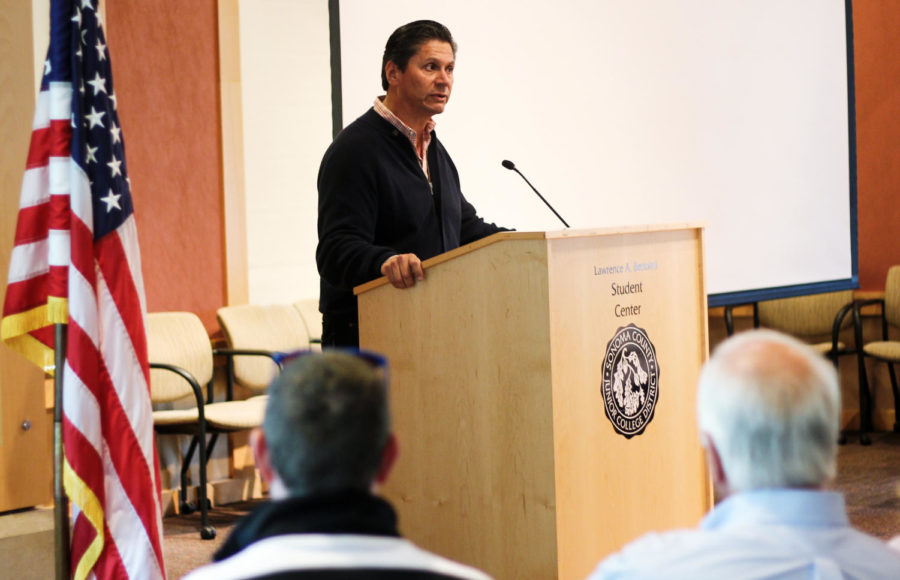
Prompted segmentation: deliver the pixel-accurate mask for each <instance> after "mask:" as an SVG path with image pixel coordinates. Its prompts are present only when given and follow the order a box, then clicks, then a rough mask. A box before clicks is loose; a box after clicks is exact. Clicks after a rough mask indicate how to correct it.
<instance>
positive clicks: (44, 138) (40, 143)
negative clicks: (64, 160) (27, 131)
mask: <svg viewBox="0 0 900 580" xmlns="http://www.w3.org/2000/svg"><path fill="white" fill-rule="evenodd" d="M49 157H50V127H45V128H42V129H35V130H34V131H32V132H31V145H30V146H29V147H28V158H27V160H26V161H25V168H26V169H34V168H35V167H43V166H45V165H47V162H48V159H49Z"/></svg>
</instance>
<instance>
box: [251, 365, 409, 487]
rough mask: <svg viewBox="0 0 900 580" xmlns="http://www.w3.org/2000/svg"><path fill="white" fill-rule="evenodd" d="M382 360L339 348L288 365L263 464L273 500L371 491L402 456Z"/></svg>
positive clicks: (269, 422) (257, 440)
mask: <svg viewBox="0 0 900 580" xmlns="http://www.w3.org/2000/svg"><path fill="white" fill-rule="evenodd" d="M374 364H376V363H375V359H374V358H373V359H371V360H367V359H364V358H362V357H360V356H356V355H353V354H348V353H344V352H338V351H328V350H326V351H324V352H323V353H321V354H315V353H310V354H307V355H305V356H301V357H299V358H298V359H296V360H294V361H292V362H291V363H289V364H288V365H287V366H286V367H285V369H284V371H282V372H281V374H280V375H278V377H276V378H275V380H274V381H272V384H271V385H270V386H269V400H268V403H267V405H266V417H265V420H264V421H263V427H262V430H257V431H254V435H253V438H252V446H253V451H254V454H255V456H256V465H257V468H258V469H259V470H260V474H261V475H262V477H263V478H264V479H265V480H266V481H268V482H269V485H270V495H271V497H272V498H273V499H281V498H284V497H287V496H303V495H310V494H315V493H328V492H340V491H346V490H355V491H362V492H368V491H372V490H373V487H374V486H375V485H377V484H380V483H384V482H385V480H386V479H387V476H388V474H389V473H390V471H391V468H392V467H393V465H394V460H395V459H396V457H397V440H396V438H395V437H394V435H393V434H392V433H391V426H390V412H389V409H388V397H387V385H386V384H385V380H384V377H383V374H382V369H379V368H375V367H374V366H373V365H374Z"/></svg>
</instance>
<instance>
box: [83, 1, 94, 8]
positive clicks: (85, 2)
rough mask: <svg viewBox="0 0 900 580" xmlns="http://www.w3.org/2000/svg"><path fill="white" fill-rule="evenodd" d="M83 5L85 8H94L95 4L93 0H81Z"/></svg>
mask: <svg viewBox="0 0 900 580" xmlns="http://www.w3.org/2000/svg"><path fill="white" fill-rule="evenodd" d="M81 7H82V8H83V9H85V10H93V9H94V5H93V4H92V3H91V0H81Z"/></svg>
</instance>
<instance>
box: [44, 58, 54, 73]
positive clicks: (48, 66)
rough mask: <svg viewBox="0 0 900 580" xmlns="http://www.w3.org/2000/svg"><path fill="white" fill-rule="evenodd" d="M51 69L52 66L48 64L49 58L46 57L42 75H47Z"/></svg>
mask: <svg viewBox="0 0 900 580" xmlns="http://www.w3.org/2000/svg"><path fill="white" fill-rule="evenodd" d="M52 70H53V67H52V66H50V59H49V58H48V59H47V60H45V61H44V76H47V75H49V74H50V71H52Z"/></svg>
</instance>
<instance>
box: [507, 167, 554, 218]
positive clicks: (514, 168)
mask: <svg viewBox="0 0 900 580" xmlns="http://www.w3.org/2000/svg"><path fill="white" fill-rule="evenodd" d="M503 167H505V168H507V169H509V170H510V171H515V172H516V173H518V174H519V177H521V178H522V179H524V180H525V183H527V184H528V187H530V188H531V189H532V190H533V191H534V192H535V193H536V194H537V196H538V197H539V198H541V201H542V202H544V203H545V204H546V205H547V207H549V208H550V211H552V212H553V213H554V214H555V215H556V217H558V218H559V221H561V222H562V223H563V225H564V226H566V227H569V224H567V223H566V220H564V219H562V216H561V215H559V213H557V211H556V210H555V209H553V206H552V205H550V202H548V201H547V200H546V199H544V196H543V195H541V192H539V191H538V190H537V189H536V188H535V187H534V186H533V185H531V182H530V181H528V178H527V177H525V176H524V175H522V172H521V171H519V170H518V169H516V164H515V163H513V162H512V161H510V160H509V159H504V160H503Z"/></svg>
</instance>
